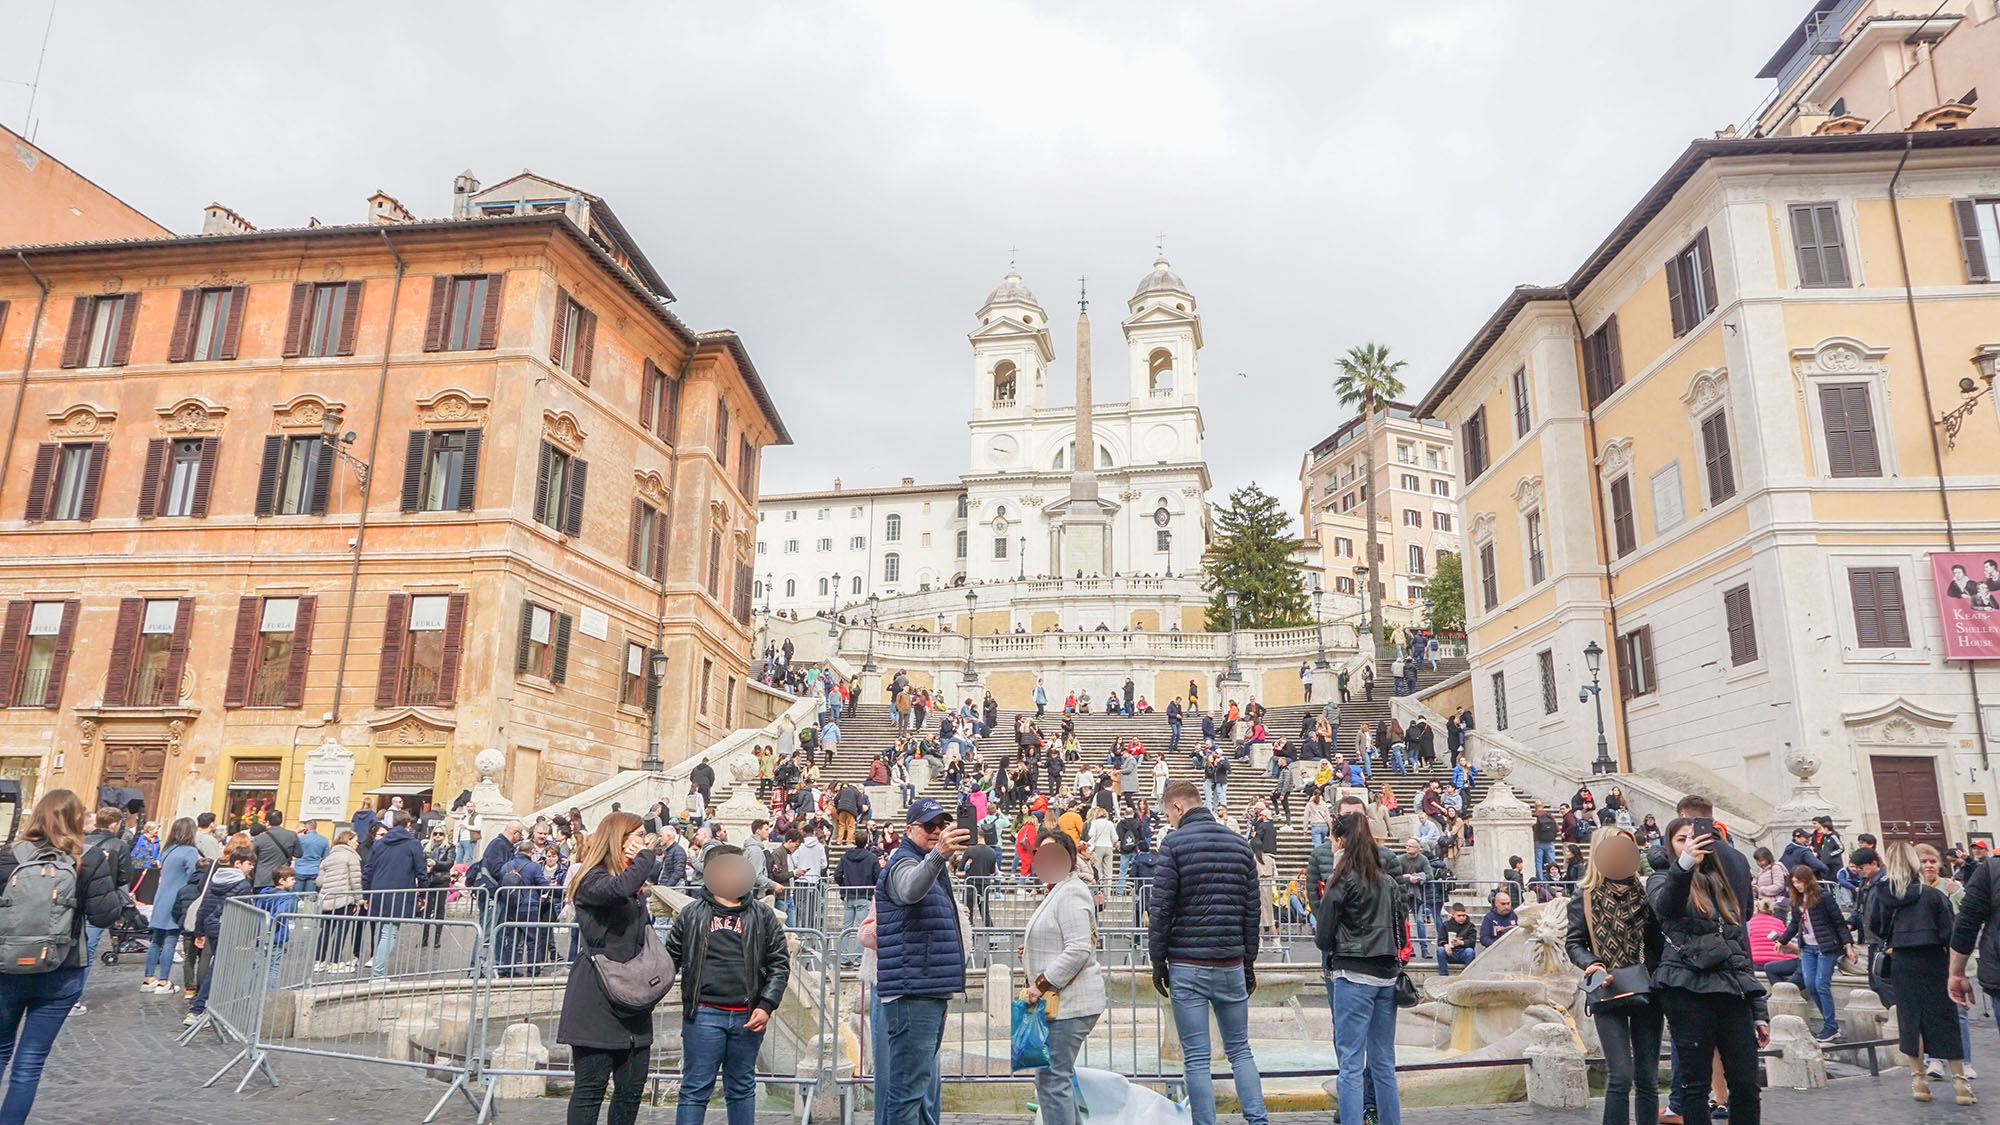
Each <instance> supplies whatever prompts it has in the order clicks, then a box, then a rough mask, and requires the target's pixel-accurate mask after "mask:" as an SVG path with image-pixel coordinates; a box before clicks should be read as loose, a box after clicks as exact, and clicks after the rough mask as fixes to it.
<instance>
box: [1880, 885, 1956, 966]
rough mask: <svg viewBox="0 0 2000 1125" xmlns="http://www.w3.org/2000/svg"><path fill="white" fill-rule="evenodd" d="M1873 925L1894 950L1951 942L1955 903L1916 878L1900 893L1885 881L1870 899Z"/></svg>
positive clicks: (1883, 941)
mask: <svg viewBox="0 0 2000 1125" xmlns="http://www.w3.org/2000/svg"><path fill="white" fill-rule="evenodd" d="M1868 914H1869V919H1870V920H1869V925H1870V926H1872V927H1873V928H1874V930H1875V933H1876V935H1877V936H1878V937H1880V938H1881V939H1882V944H1883V945H1885V946H1887V947H1888V948H1890V949H1904V948H1916V947H1919V946H1925V945H1947V944H1949V943H1950V942H1951V930H1952V915H1951V900H1950V899H1948V898H1946V897H1945V896H1944V892H1943V891H1940V890H1938V889H1937V888H1936V887H1927V886H1925V885H1924V884H1923V881H1922V880H1920V879H1912V880H1910V882H1909V883H1908V884H1907V885H1905V886H1904V887H1903V893H1902V894H1900V895H1899V894H1897V893H1896V892H1895V891H1894V890H1892V889H1890V886H1889V884H1888V882H1887V881H1886V880H1885V881H1884V882H1883V883H1882V885H1881V886H1879V887H1877V888H1876V889H1875V893H1874V894H1873V895H1871V896H1869V902H1868Z"/></svg>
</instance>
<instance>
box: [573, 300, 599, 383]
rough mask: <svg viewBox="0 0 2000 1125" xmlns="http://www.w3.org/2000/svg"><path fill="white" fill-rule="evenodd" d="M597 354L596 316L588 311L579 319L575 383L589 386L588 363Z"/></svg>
mask: <svg viewBox="0 0 2000 1125" xmlns="http://www.w3.org/2000/svg"><path fill="white" fill-rule="evenodd" d="M596 353H597V314H596V313H594V312H591V311H590V310H589V309H585V310H584V311H583V315H582V317H580V318H579V323H578V330H577V340H576V381H577V382H579V383H582V384H583V385H584V386H586V387H588V386H589V385H590V362H591V360H592V359H593V358H594V357H595V356H596Z"/></svg>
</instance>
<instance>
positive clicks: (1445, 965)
mask: <svg viewBox="0 0 2000 1125" xmlns="http://www.w3.org/2000/svg"><path fill="white" fill-rule="evenodd" d="M1478 952H1479V951H1478V950H1476V949H1469V948H1467V947H1465V946H1460V947H1458V948H1457V949H1446V948H1445V947H1444V946H1442V945H1440V946H1438V951H1437V955H1438V975H1439V976H1441V977H1448V976H1450V975H1451V967H1452V966H1453V965H1470V964H1472V958H1473V957H1474V956H1475V955H1477V954H1478Z"/></svg>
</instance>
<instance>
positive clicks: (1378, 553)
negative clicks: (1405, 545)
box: [1375, 542, 1389, 562]
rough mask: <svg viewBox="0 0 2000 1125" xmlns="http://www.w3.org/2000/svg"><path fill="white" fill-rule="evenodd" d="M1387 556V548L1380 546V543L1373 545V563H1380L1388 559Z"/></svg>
mask: <svg viewBox="0 0 2000 1125" xmlns="http://www.w3.org/2000/svg"><path fill="white" fill-rule="evenodd" d="M1388 555H1389V548H1388V547H1386V546H1384V545H1382V544H1381V543H1379V542H1378V543H1376V544H1375V561H1376V562H1381V561H1382V560H1384V559H1386V558H1387V557H1388Z"/></svg>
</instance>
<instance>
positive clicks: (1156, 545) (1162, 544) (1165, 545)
mask: <svg viewBox="0 0 2000 1125" xmlns="http://www.w3.org/2000/svg"><path fill="white" fill-rule="evenodd" d="M1173 546H1174V533H1173V532H1171V531H1169V530H1167V529H1166V528H1164V527H1159V528H1154V529H1153V549H1154V550H1155V551H1168V550H1172V549H1173Z"/></svg>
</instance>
